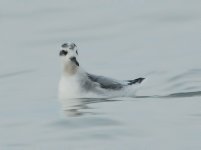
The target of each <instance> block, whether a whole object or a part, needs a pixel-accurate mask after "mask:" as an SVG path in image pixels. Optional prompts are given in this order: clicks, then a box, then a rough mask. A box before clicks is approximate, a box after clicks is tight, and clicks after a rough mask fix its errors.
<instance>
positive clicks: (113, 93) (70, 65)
mask: <svg viewBox="0 0 201 150" xmlns="http://www.w3.org/2000/svg"><path fill="white" fill-rule="evenodd" d="M59 55H60V59H61V79H60V82H59V99H61V100H65V99H68V98H114V97H133V96H135V90H136V87H137V85H138V84H140V83H141V82H142V81H143V80H144V79H145V78H137V79H133V80H124V81H121V80H116V79H112V78H108V77H104V76H100V75H94V74H91V73H88V72H86V71H85V70H84V69H83V68H82V67H81V65H80V62H79V61H78V48H77V46H76V45H75V44H74V43H64V44H62V45H61V50H60V52H59Z"/></svg>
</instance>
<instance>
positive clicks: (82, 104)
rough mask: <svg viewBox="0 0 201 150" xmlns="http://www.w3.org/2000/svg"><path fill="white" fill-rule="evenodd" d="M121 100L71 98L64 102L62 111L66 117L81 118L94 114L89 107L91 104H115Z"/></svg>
mask: <svg viewBox="0 0 201 150" xmlns="http://www.w3.org/2000/svg"><path fill="white" fill-rule="evenodd" d="M114 101H119V100H108V99H101V98H71V99H70V98H69V99H66V100H62V102H61V104H62V110H63V111H64V114H65V115H66V116H72V117H75V116H81V115H84V114H94V113H92V112H90V111H89V110H90V109H92V108H91V107H89V104H92V103H101V102H114Z"/></svg>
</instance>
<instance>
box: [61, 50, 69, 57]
mask: <svg viewBox="0 0 201 150" xmlns="http://www.w3.org/2000/svg"><path fill="white" fill-rule="evenodd" d="M67 54H68V52H67V51H65V50H61V51H60V53H59V55H60V56H66V55H67Z"/></svg>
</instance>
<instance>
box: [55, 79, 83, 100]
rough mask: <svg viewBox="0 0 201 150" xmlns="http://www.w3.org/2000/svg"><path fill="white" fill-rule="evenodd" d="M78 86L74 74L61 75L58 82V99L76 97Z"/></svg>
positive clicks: (78, 90)
mask: <svg viewBox="0 0 201 150" xmlns="http://www.w3.org/2000/svg"><path fill="white" fill-rule="evenodd" d="M80 90H81V89H80V86H79V82H78V78H77V77H76V76H72V77H65V76H62V77H61V79H60V82H59V99H61V100H63V99H67V98H77V97H79V96H80V95H79V93H80Z"/></svg>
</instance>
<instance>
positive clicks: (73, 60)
mask: <svg viewBox="0 0 201 150" xmlns="http://www.w3.org/2000/svg"><path fill="white" fill-rule="evenodd" d="M70 60H71V61H72V62H74V63H75V64H76V65H77V66H79V63H78V61H77V59H76V58H75V57H71V58H70Z"/></svg>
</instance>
